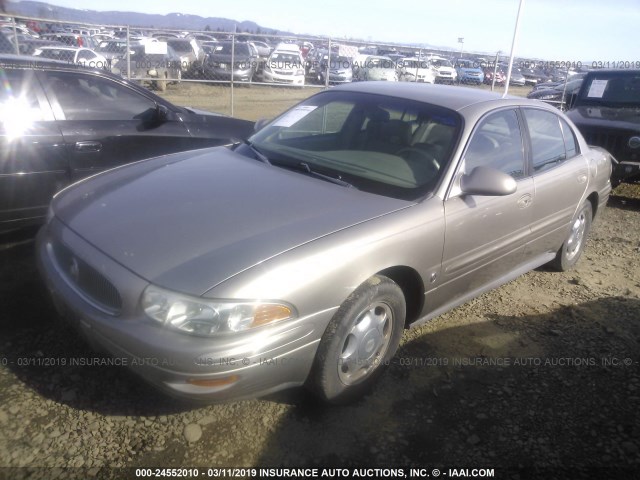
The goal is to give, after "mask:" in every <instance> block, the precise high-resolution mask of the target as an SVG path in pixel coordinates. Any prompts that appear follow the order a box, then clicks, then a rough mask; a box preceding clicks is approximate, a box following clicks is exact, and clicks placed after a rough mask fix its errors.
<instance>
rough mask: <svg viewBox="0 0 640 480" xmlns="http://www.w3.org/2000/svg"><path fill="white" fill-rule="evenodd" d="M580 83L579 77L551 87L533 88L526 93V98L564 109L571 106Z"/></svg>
mask: <svg viewBox="0 0 640 480" xmlns="http://www.w3.org/2000/svg"><path fill="white" fill-rule="evenodd" d="M581 85H582V79H581V78H579V79H577V80H570V81H568V82H567V83H566V85H565V84H564V83H561V84H559V85H556V86H555V87H553V88H543V89H538V90H534V91H532V92H530V93H529V94H528V95H527V98H532V99H536V100H542V101H544V102H547V103H549V104H551V105H553V106H555V107H557V108H559V109H560V110H563V111H564V110H568V109H569V108H571V107H572V103H573V101H574V100H575V96H576V93H578V90H580V86H581Z"/></svg>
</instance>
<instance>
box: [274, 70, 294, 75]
mask: <svg viewBox="0 0 640 480" xmlns="http://www.w3.org/2000/svg"><path fill="white" fill-rule="evenodd" d="M274 72H275V73H277V74H278V75H293V72H292V71H290V70H274Z"/></svg>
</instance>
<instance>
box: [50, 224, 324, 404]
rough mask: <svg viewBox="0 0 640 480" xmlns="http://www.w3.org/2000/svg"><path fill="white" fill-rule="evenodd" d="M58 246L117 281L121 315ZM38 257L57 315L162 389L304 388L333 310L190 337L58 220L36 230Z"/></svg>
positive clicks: (198, 394) (127, 275)
mask: <svg viewBox="0 0 640 480" xmlns="http://www.w3.org/2000/svg"><path fill="white" fill-rule="evenodd" d="M60 244H62V245H64V248H66V249H67V250H66V251H69V252H72V255H73V258H74V259H77V260H74V261H75V263H76V264H79V265H81V267H80V270H82V268H85V265H86V266H87V268H88V267H90V268H92V269H95V271H96V272H99V273H98V274H99V275H101V276H102V277H103V278H104V279H105V281H106V282H108V283H111V284H112V285H114V286H117V289H118V291H119V294H120V297H121V308H120V309H119V311H118V312H117V313H114V312H108V311H107V310H106V309H104V308H101V306H100V304H99V303H95V302H92V301H91V299H89V298H87V295H85V294H84V293H83V292H82V291H81V289H79V288H78V286H77V285H76V284H74V279H71V278H69V274H68V271H70V269H69V268H67V266H65V265H61V260H60V256H59V255H58V254H57V253H56V250H55V249H56V248H58V247H57V245H60ZM65 258H68V257H65ZM37 260H38V267H39V269H40V272H41V275H42V276H43V278H44V280H45V283H46V285H47V287H48V289H49V291H50V293H51V295H52V297H53V300H54V303H55V305H56V306H57V308H58V311H59V313H60V314H61V315H62V316H63V317H64V318H65V319H66V320H67V321H69V322H70V323H72V324H73V325H74V326H75V327H76V328H77V329H78V330H79V331H80V332H81V334H82V335H83V336H84V337H85V338H86V339H87V340H88V342H89V343H90V344H91V345H92V346H93V347H94V348H96V349H100V350H105V351H107V352H108V353H109V354H111V355H112V356H114V357H116V358H119V359H121V360H122V364H123V365H127V366H128V367H130V368H131V369H132V370H133V371H134V372H135V373H137V374H139V375H140V376H141V377H142V378H143V379H144V380H146V381H148V382H150V383H151V384H153V385H155V386H156V387H158V388H160V389H161V390H163V391H165V392H167V393H169V394H172V395H175V396H179V397H187V398H191V399H195V400H203V401H208V402H212V401H226V400H232V399H233V400H237V399H241V398H250V397H256V396H260V395H264V394H267V393H271V392H274V391H278V390H282V389H285V388H289V387H294V386H298V385H302V384H303V383H304V382H305V380H306V378H307V376H308V374H309V372H310V370H311V366H312V363H313V359H314V356H315V352H316V349H317V346H318V343H319V341H320V338H321V337H322V333H323V332H324V328H325V327H326V325H327V323H328V322H329V320H330V318H331V316H332V315H333V313H334V311H335V309H328V310H325V311H322V312H319V313H316V314H313V315H308V316H306V317H304V318H299V319H296V320H295V321H291V322H282V324H276V325H272V326H269V327H263V328H258V329H256V330H255V331H253V332H243V333H239V334H228V335H221V336H219V337H215V338H212V337H197V336H190V335H185V334H182V333H179V332H175V331H171V330H169V329H166V328H163V327H161V326H159V325H158V324H156V323H155V322H154V321H153V320H151V319H148V318H147V317H146V316H145V315H144V313H143V312H142V311H141V308H140V307H139V299H140V296H141V295H142V292H143V291H144V289H145V288H146V286H147V285H148V284H149V283H148V282H147V281H146V280H144V279H142V278H140V277H138V276H137V275H135V274H134V273H132V272H130V271H129V270H127V269H126V268H124V267H122V266H121V265H120V264H118V263H116V262H114V261H113V260H112V259H111V258H110V257H108V256H106V255H104V254H103V253H102V252H101V251H99V250H97V249H96V248H94V247H93V246H92V245H90V244H88V243H87V242H86V241H84V240H83V239H82V238H81V237H79V236H78V235H76V234H75V233H74V232H72V231H71V230H70V229H68V228H67V227H65V226H64V225H63V224H62V223H61V222H59V221H58V220H56V219H53V220H52V221H51V222H49V223H48V224H47V225H45V226H44V227H43V228H42V229H41V231H40V232H39V234H38V238H37ZM71 271H73V270H71ZM80 275H82V272H81V273H80Z"/></svg>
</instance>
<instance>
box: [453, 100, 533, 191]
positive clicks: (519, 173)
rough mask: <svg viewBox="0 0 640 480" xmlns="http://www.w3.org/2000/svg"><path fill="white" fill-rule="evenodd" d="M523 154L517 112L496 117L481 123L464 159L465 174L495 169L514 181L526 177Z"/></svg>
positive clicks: (490, 116) (492, 115)
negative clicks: (506, 174) (484, 169)
mask: <svg viewBox="0 0 640 480" xmlns="http://www.w3.org/2000/svg"><path fill="white" fill-rule="evenodd" d="M524 165H525V163H524V150H523V148H522V136H521V135H520V125H519V123H518V116H517V115H516V112H515V110H503V111H500V112H496V113H493V114H491V115H489V116H488V117H486V118H485V119H483V120H481V121H480V124H479V126H478V128H477V129H476V131H475V132H474V133H473V136H472V137H471V140H470V141H469V146H468V147H467V152H466V154H465V156H464V171H465V173H470V172H471V171H472V170H473V169H474V168H475V167H479V166H486V167H492V168H495V169H496V170H500V171H501V172H504V173H508V174H509V175H511V176H512V177H513V178H516V179H517V178H522V177H524Z"/></svg>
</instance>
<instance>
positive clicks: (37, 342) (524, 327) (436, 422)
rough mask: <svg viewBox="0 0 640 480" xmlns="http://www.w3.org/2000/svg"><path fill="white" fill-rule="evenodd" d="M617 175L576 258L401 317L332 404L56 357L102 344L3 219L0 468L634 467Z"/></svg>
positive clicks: (638, 246) (635, 223) (590, 472)
mask: <svg viewBox="0 0 640 480" xmlns="http://www.w3.org/2000/svg"><path fill="white" fill-rule="evenodd" d="M615 193H616V195H615V196H614V197H612V199H611V201H610V204H609V206H608V208H606V209H605V210H604V211H603V212H602V215H601V216H600V218H598V220H597V221H596V223H595V225H594V227H593V230H592V232H591V236H590V239H589V241H588V244H587V249H586V252H585V255H584V256H583V258H582V259H581V260H580V263H579V265H578V267H577V269H575V270H574V271H572V272H567V273H555V272H551V271H547V270H545V269H539V270H536V271H534V272H531V273H529V274H527V275H524V276H522V277H520V278H519V279H517V280H515V281H513V282H511V283H509V284H507V285H505V286H503V287H502V288H500V289H498V290H495V291H492V292H489V293H487V294H485V295H482V296H481V297H479V298H477V299H475V300H473V301H471V302H469V303H467V304H465V305H463V306H461V307H459V308H457V309H455V310H453V311H451V312H449V313H447V314H445V315H442V316H440V317H438V318H436V319H435V320H433V321H432V322H430V323H428V324H427V325H425V326H423V327H420V328H417V329H414V330H411V331H408V332H406V333H405V335H404V338H403V342H402V345H401V348H400V350H399V352H398V354H397V355H396V358H395V361H394V363H393V364H392V365H391V366H390V368H389V370H388V372H387V373H386V374H385V376H384V377H383V378H382V381H381V382H380V384H379V385H378V386H377V387H376V388H375V390H374V391H373V392H372V393H371V395H369V396H368V397H366V398H365V399H364V400H362V401H361V402H359V403H358V404H356V405H353V406H348V407H339V408H338V407H325V406H322V405H318V404H317V403H315V402H314V401H313V400H312V399H311V398H310V397H308V396H307V395H306V394H305V393H304V391H302V390H296V391H291V392H286V393H282V394H278V395H273V396H271V397H267V398H262V399H256V400H251V401H243V402H237V403H229V404H223V405H212V406H205V407H202V406H194V405H192V404H185V403H180V402H177V401H174V400H171V399H168V398H166V397H164V396H163V395H162V394H160V393H157V392H156V391H155V390H153V389H152V388H150V387H148V386H146V385H145V384H142V383H141V382H140V381H139V380H138V379H137V378H136V377H135V376H133V375H132V374H131V373H129V372H128V371H127V370H126V369H125V368H123V367H118V366H101V365H93V366H69V364H68V363H67V365H60V363H61V362H62V360H63V359H65V360H66V361H67V362H69V361H70V359H71V358H84V359H87V360H86V361H89V360H88V359H92V358H98V359H102V360H104V357H100V356H99V355H97V354H95V353H94V352H92V351H91V350H90V349H89V348H88V347H87V346H85V344H84V343H83V342H82V340H80V339H79V338H78V337H77V336H76V335H75V333H73V332H71V331H69V330H68V329H66V328H65V327H64V326H61V325H59V324H58V323H57V322H56V315H55V314H54V310H53V308H52V306H51V305H50V303H49V301H48V299H47V297H46V295H45V294H44V291H43V288H42V286H41V284H40V282H39V279H38V277H37V272H36V269H35V265H34V256H33V243H32V241H31V240H30V238H29V235H28V234H21V235H13V236H11V237H8V236H5V237H4V238H2V239H1V240H2V241H3V242H2V243H3V244H2V246H0V292H1V294H2V307H3V309H2V310H3V311H2V315H0V431H1V432H2V434H1V435H0V467H3V468H0V478H7V479H14V478H23V477H33V478H56V477H57V478H70V477H73V476H75V477H77V478H134V476H135V472H134V470H118V468H131V467H141V466H145V467H160V466H162V467H195V466H199V467H252V466H258V467H265V466H283V467H300V466H318V467H320V468H322V467H336V466H340V467H377V466H378V467H424V468H428V469H429V472H430V471H431V469H432V468H439V469H440V470H442V471H444V472H447V471H448V470H447V469H453V468H493V469H495V476H496V478H527V477H531V478H539V477H542V476H545V477H547V478H576V477H579V476H581V477H584V478H592V477H595V478H631V477H632V475H633V472H635V471H640V418H639V414H638V405H640V374H639V373H640V368H639V363H638V362H639V360H640V354H639V352H640V350H639V348H638V344H639V342H640V325H639V323H638V322H639V320H640V238H639V233H640V186H639V185H634V186H630V185H623V186H621V187H619V188H618V189H617V190H616V192H615ZM22 359H28V361H29V362H31V364H30V365H21V363H23V362H24V360H22ZM34 363H35V364H34ZM274 368H277V367H274ZM7 467H23V468H7ZM24 467H28V468H24ZM45 467H46V468H45ZM449 473H450V472H449Z"/></svg>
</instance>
